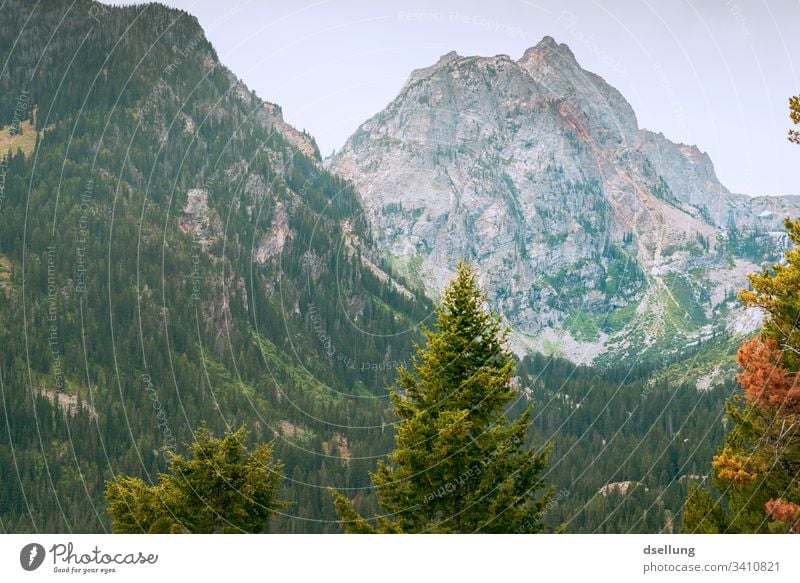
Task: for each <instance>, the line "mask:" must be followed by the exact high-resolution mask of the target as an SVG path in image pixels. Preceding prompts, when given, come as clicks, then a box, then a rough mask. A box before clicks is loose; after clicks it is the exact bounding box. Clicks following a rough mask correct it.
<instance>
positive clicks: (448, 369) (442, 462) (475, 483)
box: [334, 263, 550, 533]
mask: <svg viewBox="0 0 800 583" xmlns="http://www.w3.org/2000/svg"><path fill="white" fill-rule="evenodd" d="M485 303H486V294H485V293H484V292H482V291H481V290H480V288H479V286H478V282H477V275H476V273H475V271H474V270H473V268H472V267H470V266H469V265H467V264H464V263H461V264H459V267H458V273H457V275H456V276H455V278H454V280H453V281H452V282H451V283H450V285H449V286H448V287H447V289H446V290H445V291H444V295H443V298H442V300H441V303H440V305H439V306H438V308H437V320H436V329H435V330H426V332H425V337H426V341H427V346H426V347H425V348H422V347H419V346H417V347H416V355H415V356H414V357H412V362H411V366H410V367H409V368H401V369H400V370H399V375H398V379H397V382H396V385H395V387H394V388H393V389H392V390H391V398H392V403H393V405H394V411H395V414H396V415H397V417H398V418H399V423H398V424H397V427H396V430H397V433H396V436H395V446H396V447H395V451H394V452H393V453H392V454H391V455H389V458H388V460H387V461H385V462H381V463H379V464H378V469H377V472H376V473H374V474H372V481H373V484H374V486H375V489H376V491H377V495H378V498H379V502H380V505H381V507H382V508H383V510H385V513H384V515H383V516H382V517H379V518H378V519H376V520H375V521H374V522H375V524H373V523H372V522H371V521H368V520H366V519H364V518H362V517H361V516H359V515H358V513H357V512H356V511H355V509H354V507H353V504H352V502H351V501H350V500H348V499H347V498H345V497H344V496H342V495H341V494H339V493H336V492H334V497H335V503H336V509H337V512H338V513H339V518H340V523H341V524H342V526H343V527H344V528H345V529H346V530H347V531H348V532H362V533H363V532H410V533H419V532H436V533H472V532H495V533H517V532H523V533H528V532H538V531H540V530H541V515H542V510H543V508H544V506H545V505H546V503H547V500H548V497H549V495H550V491H549V490H550V489H549V488H548V487H547V486H546V484H545V481H544V479H543V478H542V477H541V472H542V470H543V469H544V467H545V464H546V460H547V453H548V451H549V447H545V448H542V449H541V450H540V451H538V452H537V451H532V450H529V449H528V448H527V447H526V445H525V441H526V435H527V431H528V427H529V425H530V416H531V411H532V406H529V407H528V408H527V410H526V411H525V412H524V413H523V414H522V415H521V416H520V417H519V418H518V419H516V420H514V421H509V419H508V418H507V417H506V408H507V406H508V405H509V404H510V403H511V402H512V401H513V400H514V399H515V398H517V397H518V393H517V391H516V389H515V385H514V382H513V375H514V370H515V366H516V363H515V360H514V357H513V355H512V354H511V353H510V351H509V350H508V348H507V347H506V340H507V337H508V330H507V329H506V328H505V327H504V326H503V324H502V322H501V320H500V318H499V317H498V316H496V315H494V314H492V313H490V312H489V311H487V309H486V308H485V307H484V305H485Z"/></svg>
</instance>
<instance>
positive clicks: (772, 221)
mask: <svg viewBox="0 0 800 583" xmlns="http://www.w3.org/2000/svg"><path fill="white" fill-rule="evenodd" d="M326 164H327V167H328V168H330V169H331V170H332V171H334V172H335V173H336V174H338V175H339V176H341V177H343V178H345V179H347V180H349V181H351V182H352V183H353V184H354V185H355V187H356V189H357V190H358V193H359V195H360V197H361V200H362V203H363V206H364V209H365V211H366V213H367V219H368V222H369V224H370V228H371V232H372V236H373V237H374V239H375V242H376V244H377V245H378V247H379V248H380V249H381V250H382V252H383V254H384V256H385V257H386V258H387V260H388V261H389V262H390V263H391V265H392V266H393V268H394V270H395V272H397V273H401V274H403V275H404V276H405V277H407V278H410V279H412V280H414V281H416V282H418V284H419V285H422V286H424V287H425V288H426V290H427V292H428V294H429V295H430V296H431V297H436V296H437V294H438V293H439V291H440V289H441V286H442V284H443V283H444V282H445V281H447V280H448V276H449V274H451V273H452V272H453V269H454V266H455V265H456V263H457V261H458V260H459V259H461V258H467V259H469V260H471V261H473V262H474V263H475V264H476V265H477V266H478V267H479V270H480V271H481V273H482V283H483V284H484V285H485V286H486V287H487V288H488V290H489V292H490V299H491V302H492V303H493V304H494V305H495V306H496V307H497V308H498V309H500V310H501V311H502V312H503V313H504V314H505V315H506V317H507V318H508V320H509V321H510V322H511V324H512V325H513V326H514V330H515V334H514V342H515V346H516V348H517V350H518V351H519V352H520V353H522V354H525V353H528V352H530V351H538V352H544V353H549V354H557V355H563V356H565V357H567V358H569V359H571V360H573V361H574V362H577V363H589V362H594V363H597V364H603V363H610V362H613V361H616V360H618V359H620V358H622V359H623V360H624V359H626V358H631V359H639V358H642V357H654V358H661V357H663V356H665V355H671V354H678V353H680V352H681V351H682V350H685V349H686V348H687V347H691V346H693V345H695V344H697V343H698V342H703V341H706V340H708V339H710V338H712V337H714V336H716V335H719V334H726V333H747V332H750V331H752V330H753V329H755V327H757V326H758V324H759V322H760V319H759V314H758V313H756V312H744V311H743V310H742V309H741V308H740V307H739V304H738V303H737V302H736V300H735V294H736V292H737V291H738V290H739V289H740V288H742V287H744V286H745V285H746V277H745V276H746V274H747V273H749V272H753V271H759V270H760V268H761V267H762V266H763V265H765V264H767V263H769V262H770V261H772V260H775V259H777V258H778V257H779V256H780V253H781V252H782V251H783V250H784V249H785V248H786V245H787V242H786V241H787V239H786V236H785V234H784V232H783V225H782V220H783V217H784V216H786V215H797V214H798V211H800V205H798V201H797V200H796V199H794V198H791V197H755V198H751V197H749V196H745V195H741V194H734V193H731V192H730V191H728V190H727V189H726V188H725V187H724V186H723V185H722V184H721V183H720V181H719V179H718V178H717V176H716V174H715V172H714V167H713V164H712V163H711V160H710V159H709V157H708V155H707V154H705V153H703V152H701V151H700V150H699V149H698V148H697V147H695V146H687V145H684V144H675V143H673V142H671V141H669V140H668V139H667V138H665V137H664V136H663V135H661V134H657V133H653V132H651V131H649V130H646V129H641V128H639V125H638V122H637V119H636V114H635V112H634V111H633V108H632V107H631V106H630V104H629V103H628V102H627V101H626V100H625V98H624V97H623V96H622V95H621V94H620V93H619V91H617V90H616V89H614V88H613V87H611V86H610V85H609V84H608V83H606V82H605V81H604V80H603V79H602V78H601V77H599V76H598V75H595V74H594V73H591V72H589V71H586V70H585V69H583V68H582V67H581V66H580V65H579V64H578V62H577V61H576V59H575V56H574V55H573V53H572V51H571V50H570V49H569V47H567V46H566V45H565V44H558V43H556V42H555V41H554V40H553V39H552V38H550V37H545V38H544V39H543V40H542V41H541V42H540V43H539V44H537V45H536V46H535V47H532V48H530V49H528V50H527V51H525V54H524V55H523V56H522V58H520V59H519V60H516V61H515V60H513V59H512V58H510V57H509V56H507V55H497V56H494V57H462V56H459V55H458V54H456V53H455V52H451V53H448V54H446V55H444V56H443V57H441V58H440V59H439V61H438V62H437V63H435V64H434V65H432V66H430V67H427V68H424V69H419V70H416V71H414V72H412V73H411V75H410V77H409V79H408V81H407V82H406V83H405V85H404V86H403V88H402V90H401V91H400V93H399V95H398V96H397V97H396V98H395V99H394V100H393V101H392V102H391V103H390V104H389V105H388V106H387V107H386V108H385V109H384V110H383V111H381V112H379V113H378V114H376V115H375V116H373V117H372V118H371V119H369V120H367V121H366V122H365V123H363V124H362V125H361V126H360V127H359V128H358V130H357V131H356V132H355V133H354V134H353V135H352V136H351V137H350V138H349V139H348V140H347V142H346V144H345V145H344V147H343V148H342V149H341V150H340V151H338V152H337V153H335V154H334V155H333V156H332V157H331V158H330V159H328V160H327V161H326Z"/></svg>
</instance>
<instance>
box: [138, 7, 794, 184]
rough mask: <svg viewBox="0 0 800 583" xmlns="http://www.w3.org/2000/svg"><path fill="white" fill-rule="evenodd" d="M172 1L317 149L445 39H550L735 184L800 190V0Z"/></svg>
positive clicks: (516, 46)
mask: <svg viewBox="0 0 800 583" xmlns="http://www.w3.org/2000/svg"><path fill="white" fill-rule="evenodd" d="M139 3H141V2H139ZM165 3H166V4H168V5H171V6H175V7H178V8H182V9H184V10H186V11H188V12H190V13H192V14H194V15H195V16H197V18H198V20H199V21H200V24H201V25H202V26H203V28H204V29H205V31H206V35H207V36H208V38H209V40H210V41H211V42H212V44H213V45H214V47H215V48H216V50H217V53H218V54H219V57H220V59H221V61H222V62H223V63H224V64H225V65H227V66H228V67H229V68H230V69H231V70H232V71H233V72H234V73H235V74H236V75H237V76H238V77H240V78H241V79H242V80H243V81H244V82H245V83H246V84H247V85H248V86H249V87H250V88H251V89H253V90H255V92H256V93H257V94H258V95H259V96H260V97H262V98H263V99H266V100H268V101H272V102H275V103H278V104H279V105H280V106H281V107H282V109H283V113H284V118H285V119H286V121H287V122H289V123H291V124H292V125H294V126H295V127H297V128H299V129H305V130H307V131H308V132H309V133H311V135H313V136H314V137H315V139H316V140H317V143H318V144H319V146H320V150H321V151H322V154H323V156H326V155H328V154H330V153H331V151H332V150H333V149H336V148H340V147H341V146H342V145H343V144H344V142H345V140H346V139H347V137H348V136H349V135H350V134H352V133H353V132H354V131H355V130H356V129H357V128H358V126H359V125H360V124H361V123H362V122H364V121H365V120H366V119H368V118H369V117H370V116H372V115H373V114H374V113H376V112H378V111H380V110H381V109H383V108H384V107H385V106H386V105H387V104H388V103H389V102H390V101H391V100H392V99H393V98H394V97H395V96H396V95H397V93H398V91H399V89H400V88H401V87H402V85H403V83H404V82H405V80H406V79H407V77H408V75H409V73H410V72H411V71H412V70H413V69H416V68H421V67H426V66H429V65H431V64H433V63H435V62H436V61H437V60H438V58H439V57H440V56H441V55H443V54H445V53H447V52H449V51H451V50H455V51H457V52H458V53H459V54H460V55H465V56H466V55H484V56H490V55H496V54H507V55H510V56H511V57H513V58H515V59H516V58H519V57H521V56H522V53H523V52H524V51H525V49H526V48H528V47H530V46H533V45H535V44H536V43H537V42H539V40H541V38H542V37H543V36H545V35H550V36H552V37H554V38H555V39H556V41H558V42H560V43H566V44H567V45H569V46H570V48H571V49H572V51H573V53H574V54H575V56H576V57H577V59H578V62H579V63H580V64H581V65H582V66H583V68H584V69H587V70H589V71H592V72H594V73H597V74H598V75H600V76H602V77H603V78H605V79H606V81H608V82H609V83H610V84H611V85H613V86H614V87H616V88H617V89H619V90H620V91H621V92H622V94H623V95H624V96H625V97H626V98H627V99H628V101H629V102H630V103H631V105H632V106H633V108H634V110H635V111H636V114H637V117H638V119H639V126H640V127H645V128H647V129H650V130H653V131H657V132H662V133H663V134H664V135H665V136H666V137H667V138H669V139H671V140H672V141H675V142H683V143H686V144H694V145H697V146H698V147H699V148H700V149H701V150H703V151H705V152H708V153H709V155H710V156H711V159H712V161H713V162H714V165H715V167H716V170H717V174H718V176H719V177H720V179H721V180H722V182H723V184H725V185H726V186H727V187H728V188H729V189H731V190H732V191H734V192H741V193H745V194H751V195H763V194H767V195H772V194H800V172H798V169H800V146H796V145H792V144H790V143H789V142H788V141H787V140H786V134H787V130H788V128H789V127H790V126H791V122H790V120H789V116H788V98H789V96H790V95H794V94H798V93H800V34H798V23H800V0H771V1H766V0H693V1H684V0H670V1H669V2H664V1H656V0H607V1H603V2H598V1H589V0H582V1H578V0H536V1H526V0H492V1H486V0H460V1H455V0H452V1H451V0H435V1H427V2H425V1H422V0H402V1H384V0H372V1H370V0H261V1H257V0H228V1H225V2H219V1H218V0H217V1H212V0H168V1H165ZM793 61H796V62H793Z"/></svg>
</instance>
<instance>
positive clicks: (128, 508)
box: [106, 427, 284, 534]
mask: <svg viewBox="0 0 800 583" xmlns="http://www.w3.org/2000/svg"><path fill="white" fill-rule="evenodd" d="M195 435H196V441H195V442H194V443H193V444H192V445H191V446H190V447H189V450H190V453H191V457H189V458H185V457H183V456H181V455H177V454H173V455H172V465H171V468H170V472H169V473H168V474H159V481H158V484H156V485H153V486H148V485H147V484H145V483H144V482H143V481H142V480H140V479H139V478H134V477H128V476H120V477H117V478H116V479H115V480H114V481H111V482H108V483H107V484H106V501H107V502H108V513H109V514H110V515H111V519H112V528H113V531H114V532H115V533H125V534H134V533H143V532H144V533H162V534H164V533H207V534H210V533H242V532H261V531H263V529H264V528H266V526H267V524H268V522H269V519H270V517H271V515H272V514H274V513H275V512H276V511H277V510H279V509H280V508H282V507H283V506H284V503H283V502H281V501H279V500H278V489H279V488H280V485H281V482H283V466H282V465H281V464H280V463H279V462H275V461H273V459H272V450H273V446H272V444H260V445H258V446H257V447H256V448H255V449H254V450H253V451H252V452H249V451H248V450H247V448H246V447H245V441H246V439H247V430H246V429H245V428H244V427H242V428H240V429H239V430H238V431H236V432H227V433H226V434H225V436H224V437H223V438H222V439H218V438H214V437H212V436H211V434H210V433H209V431H208V430H207V429H205V428H201V429H199V430H198V431H197V432H196V433H195Z"/></svg>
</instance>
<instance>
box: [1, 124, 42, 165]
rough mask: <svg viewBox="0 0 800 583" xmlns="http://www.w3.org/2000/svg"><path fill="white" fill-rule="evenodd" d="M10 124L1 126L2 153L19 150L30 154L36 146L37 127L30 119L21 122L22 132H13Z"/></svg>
mask: <svg viewBox="0 0 800 583" xmlns="http://www.w3.org/2000/svg"><path fill="white" fill-rule="evenodd" d="M11 129H12V127H11V126H10V125H8V126H3V127H1V128H0V153H4V152H11V153H12V154H13V153H16V151H17V150H22V152H23V153H24V154H25V155H26V156H29V155H30V154H33V150H34V149H35V148H36V128H34V127H33V124H32V123H31V122H30V120H27V121H23V122H20V124H19V129H20V132H19V133H17V134H12V132H11Z"/></svg>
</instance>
